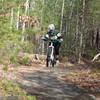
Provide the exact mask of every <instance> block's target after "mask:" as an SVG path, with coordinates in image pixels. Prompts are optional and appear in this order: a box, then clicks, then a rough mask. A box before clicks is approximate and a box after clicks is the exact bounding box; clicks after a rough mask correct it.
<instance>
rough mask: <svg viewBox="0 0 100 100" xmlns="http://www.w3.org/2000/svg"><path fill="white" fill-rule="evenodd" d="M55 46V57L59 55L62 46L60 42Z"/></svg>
mask: <svg viewBox="0 0 100 100" xmlns="http://www.w3.org/2000/svg"><path fill="white" fill-rule="evenodd" d="M53 46H54V51H55V55H59V48H60V46H61V43H59V42H57V43H53Z"/></svg>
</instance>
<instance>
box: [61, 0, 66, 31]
mask: <svg viewBox="0 0 100 100" xmlns="http://www.w3.org/2000/svg"><path fill="white" fill-rule="evenodd" d="M64 4H65V0H63V3H62V12H61V23H60V32H62V24H63V15H64Z"/></svg>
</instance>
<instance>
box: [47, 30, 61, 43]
mask: <svg viewBox="0 0 100 100" xmlns="http://www.w3.org/2000/svg"><path fill="white" fill-rule="evenodd" d="M45 39H46V40H48V39H51V41H52V42H53V43H60V42H62V41H63V39H62V34H61V33H60V32H56V31H54V32H48V33H47V34H46V36H45Z"/></svg>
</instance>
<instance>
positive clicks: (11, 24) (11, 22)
mask: <svg viewBox="0 0 100 100" xmlns="http://www.w3.org/2000/svg"><path fill="white" fill-rule="evenodd" d="M12 26H13V8H12V9H11V21H10V29H12Z"/></svg>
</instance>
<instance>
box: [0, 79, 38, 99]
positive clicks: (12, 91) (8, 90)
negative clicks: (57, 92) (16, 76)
mask: <svg viewBox="0 0 100 100" xmlns="http://www.w3.org/2000/svg"><path fill="white" fill-rule="evenodd" d="M0 92H1V93H2V95H3V96H4V97H7V96H18V97H20V98H23V99H22V100H36V97H35V96H28V95H27V93H26V92H25V91H23V90H22V89H21V88H20V87H19V85H18V84H16V83H13V82H12V81H8V80H3V79H0ZM18 100H21V99H18Z"/></svg>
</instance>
